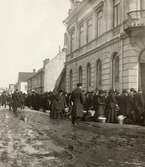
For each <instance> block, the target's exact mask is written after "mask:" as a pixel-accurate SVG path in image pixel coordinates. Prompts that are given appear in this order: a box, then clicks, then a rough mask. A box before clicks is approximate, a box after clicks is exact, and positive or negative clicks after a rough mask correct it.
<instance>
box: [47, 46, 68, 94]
mask: <svg viewBox="0 0 145 167" xmlns="http://www.w3.org/2000/svg"><path fill="white" fill-rule="evenodd" d="M65 56H66V52H65V49H62V50H60V51H59V53H58V54H57V55H56V56H55V57H54V58H53V59H52V60H47V61H46V62H45V64H44V91H45V92H49V91H53V90H54V89H56V90H58V89H60V87H59V86H60V85H61V89H65V86H63V85H64V84H65V79H64V80H63V83H64V84H63V83H62V79H61V78H62V77H64V76H63V75H64V68H65ZM62 74H63V75H62ZM56 87H57V88H56Z"/></svg>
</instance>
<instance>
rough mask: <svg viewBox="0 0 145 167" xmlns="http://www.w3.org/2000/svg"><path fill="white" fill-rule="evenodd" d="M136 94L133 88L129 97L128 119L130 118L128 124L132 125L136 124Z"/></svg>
mask: <svg viewBox="0 0 145 167" xmlns="http://www.w3.org/2000/svg"><path fill="white" fill-rule="evenodd" d="M135 93H136V91H135V89H134V88H131V89H130V92H129V95H128V105H127V118H128V123H131V124H134V123H136V116H135Z"/></svg>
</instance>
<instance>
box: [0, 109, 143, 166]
mask: <svg viewBox="0 0 145 167" xmlns="http://www.w3.org/2000/svg"><path fill="white" fill-rule="evenodd" d="M23 115H25V116H24V117H25V119H22V118H21V116H20V115H19V116H17V117H16V116H15V115H14V114H13V113H11V112H9V111H8V110H6V109H1V110H0V120H1V121H0V129H1V130H0V167H95V166H96V167H108V166H109V167H116V166H118V167H122V166H124V167H144V166H145V158H144V157H145V128H144V127H138V126H131V125H124V126H120V125H112V124H98V123H87V122H84V123H81V124H80V125H79V126H76V127H73V126H72V125H71V124H70V122H69V121H68V120H50V119H49V115H48V114H47V113H46V114H45V113H41V112H36V111H30V110H26V111H25V112H24V113H23Z"/></svg>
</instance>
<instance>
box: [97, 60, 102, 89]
mask: <svg viewBox="0 0 145 167" xmlns="http://www.w3.org/2000/svg"><path fill="white" fill-rule="evenodd" d="M96 87H97V88H98V89H101V87H102V62H101V60H100V59H99V60H98V61H97V62H96Z"/></svg>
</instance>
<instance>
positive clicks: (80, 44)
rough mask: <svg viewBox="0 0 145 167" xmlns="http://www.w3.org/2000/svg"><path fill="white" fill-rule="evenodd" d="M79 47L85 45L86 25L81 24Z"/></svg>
mask: <svg viewBox="0 0 145 167" xmlns="http://www.w3.org/2000/svg"><path fill="white" fill-rule="evenodd" d="M79 33H80V34H79V46H80V47H81V46H83V45H84V43H85V38H84V37H85V31H84V23H81V24H80V28H79Z"/></svg>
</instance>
